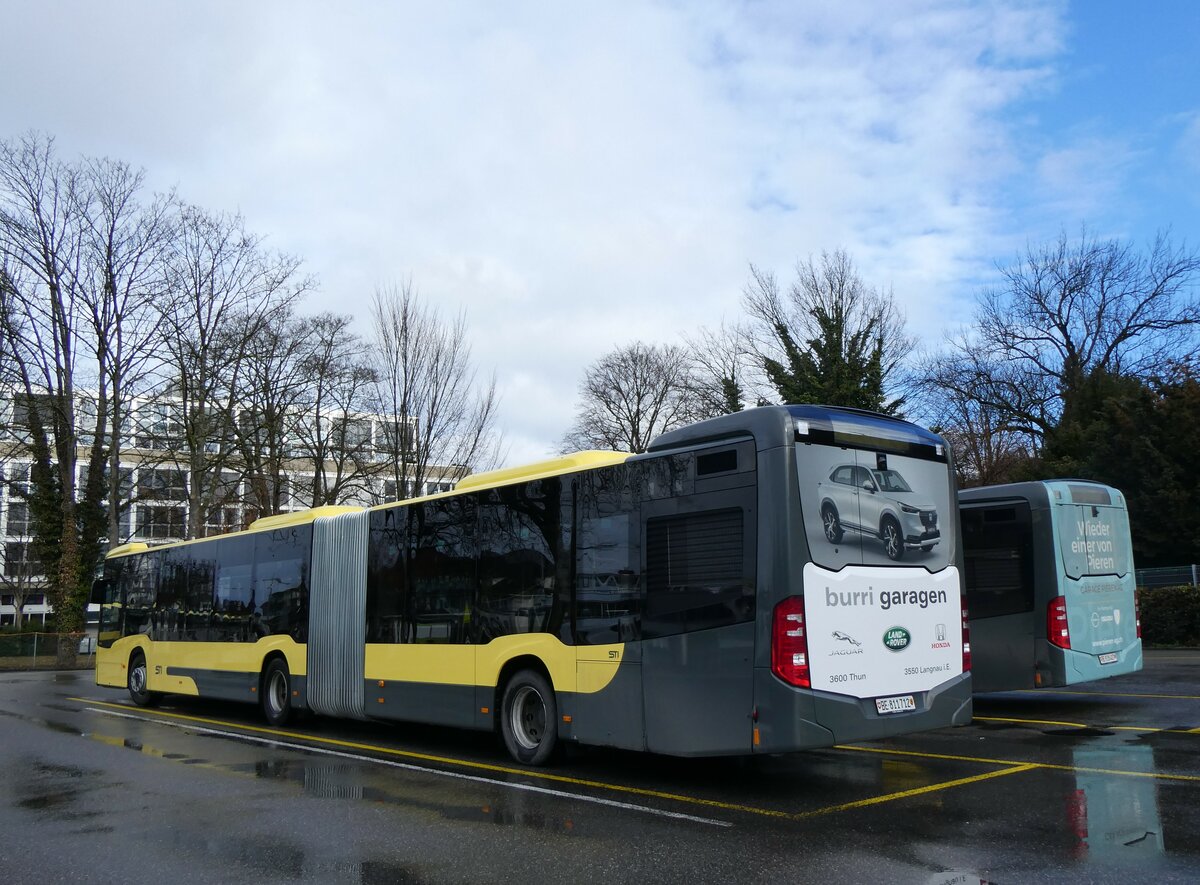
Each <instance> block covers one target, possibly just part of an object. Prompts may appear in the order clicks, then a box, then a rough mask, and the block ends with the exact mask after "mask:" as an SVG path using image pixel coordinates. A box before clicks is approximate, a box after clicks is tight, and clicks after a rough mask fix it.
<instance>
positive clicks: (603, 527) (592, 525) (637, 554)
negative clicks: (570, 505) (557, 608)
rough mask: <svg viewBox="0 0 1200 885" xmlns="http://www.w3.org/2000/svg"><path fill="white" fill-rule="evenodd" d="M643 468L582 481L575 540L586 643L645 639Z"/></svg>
mask: <svg viewBox="0 0 1200 885" xmlns="http://www.w3.org/2000/svg"><path fill="white" fill-rule="evenodd" d="M640 472H641V466H640V465H625V464H621V465H617V466H615V467H606V468H601V469H599V470H596V471H593V472H591V473H587V474H583V475H581V476H580V477H579V481H578V486H577V492H576V495H577V498H576V508H577V511H578V532H577V534H576V539H575V551H576V552H575V555H576V572H575V585H576V587H575V635H576V637H577V640H576V641H578V642H579V644H581V645H607V644H610V643H617V642H632V641H634V640H637V639H640V638H641V635H642V607H643V602H644V599H643V587H642V574H641V568H642V552H641V523H640V521H639V516H638V513H639V511H638V507H637V503H636V497H635V495H636V491H635V489H634V486H635V485H637V484H638V483H637V480H636V476H637V475H638V474H640Z"/></svg>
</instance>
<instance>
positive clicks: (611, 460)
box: [454, 451, 631, 492]
mask: <svg viewBox="0 0 1200 885" xmlns="http://www.w3.org/2000/svg"><path fill="white" fill-rule="evenodd" d="M630 457H631V456H630V454H629V452H601V451H586V452H575V453H574V454H571V455H563V456H561V457H559V458H551V459H549V460H546V461H537V462H535V463H533V464H526V465H524V466H521V467H502V468H501V469H499V470H487V471H484V472H483V473H472V474H471V475H470V476H467V477H464V478H463V479H461V480H459V481H458V484H457V485H456V486H455V488H454V491H456V492H464V491H472V490H475V489H483V488H490V487H492V486H506V485H511V484H512V483H516V482H530V481H531V480H535V479H544V478H546V477H549V476H559V475H561V474H563V473H574V472H575V471H578V470H591V469H592V468H595V467H609V466H611V465H613V464H622V463H624V462H625V461H626V460H628V459H629V458H630Z"/></svg>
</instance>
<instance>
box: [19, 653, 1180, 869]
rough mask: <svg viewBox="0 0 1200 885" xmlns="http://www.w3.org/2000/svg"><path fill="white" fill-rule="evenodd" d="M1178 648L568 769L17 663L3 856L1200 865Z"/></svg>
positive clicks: (463, 863)
mask: <svg viewBox="0 0 1200 885" xmlns="http://www.w3.org/2000/svg"><path fill="white" fill-rule="evenodd" d="M1162 658H1163V659H1162V660H1157V659H1156V654H1155V653H1153V652H1152V653H1150V654H1148V655H1147V669H1146V670H1145V671H1143V672H1142V673H1139V674H1133V675H1131V676H1129V677H1121V678H1119V679H1114V680H1109V681H1108V682H1105V683H1093V684H1090V685H1088V686H1084V687H1081V689H1080V691H1079V692H1078V693H1074V694H1068V693H1062V694H1057V695H1055V694H1049V693H1047V694H1034V693H1016V694H1004V695H987V696H982V697H980V698H979V699H978V700H977V704H976V715H977V720H976V722H975V723H973V724H972V725H971V726H969V727H966V728H960V729H946V730H942V731H938V732H933V733H929V734H924V735H913V736H908V737H904V738H897V739H893V740H889V741H881V742H874V743H870V744H864V745H859V746H854V747H847V748H836V749H828V750H819V751H812V752H808V753H800V754H794V755H791V756H787V757H777V758H765V759H748V760H743V759H664V758H662V757H652V756H645V755H637V754H628V753H620V752H613V751H605V750H580V749H573V750H572V752H570V753H569V754H568V755H567V758H566V759H565V760H564V761H563V762H562V764H560V765H558V766H556V767H555V768H552V769H549V770H545V771H523V770H516V769H514V768H512V766H511V765H510V763H509V762H508V760H507V758H506V757H505V756H504V754H503V753H502V751H501V750H500V749H499V748H498V747H497V745H496V744H495V743H494V742H493V741H492V740H491V739H490V736H487V735H479V734H473V733H463V732H457V731H449V730H443V729H434V728H427V727H404V726H394V725H381V724H373V723H352V722H331V721H327V720H319V719H317V720H309V721H306V722H303V723H301V724H300V725H299V726H298V727H296V728H290V729H286V730H285V731H284V732H281V733H276V732H273V731H272V730H269V729H266V728H265V727H264V725H263V723H262V722H261V720H260V719H259V718H258V716H257V715H256V712H255V711H254V710H253V709H252V708H250V707H238V706H231V705H221V704H213V703H205V702H200V701H196V700H194V699H193V700H183V699H179V700H172V701H171V702H170V703H168V704H165V705H164V707H163V708H162V710H160V711H145V710H140V709H137V708H134V707H131V706H128V705H126V703H125V699H124V697H123V696H122V695H121V694H120V693H117V692H110V691H105V690H101V689H97V688H96V687H95V686H93V685H91V684H90V677H89V676H88V674H76V673H33V674H30V673H22V674H0V764H2V765H3V767H4V768H3V770H4V771H5V772H6V775H5V778H4V780H3V783H4V787H3V794H2V795H0V800H2V801H0V828H3V832H4V833H6V839H5V841H4V842H3V843H2V844H3V846H4V847H3V848H0V852H2V854H0V861H2V862H3V869H4V870H5V871H6V876H5V878H6V881H10V882H24V881H29V882H33V881H37V882H43V881H54V880H61V881H76V880H83V879H88V880H91V881H156V882H161V881H162V880H163V879H166V878H177V879H179V880H180V881H183V882H191V881H198V882H199V881H204V882H207V881H213V882H225V881H232V880H235V879H246V878H252V879H253V880H255V881H262V882H275V881H289V882H295V881H322V882H324V881H333V882H441V881H462V882H475V881H520V882H537V881H564V880H567V879H572V880H582V881H594V880H597V879H604V880H606V881H614V882H633V881H638V882H642V881H645V880H647V879H655V880H661V881H668V882H671V881H745V880H746V879H748V878H753V879H764V880H765V879H767V878H776V879H778V880H780V881H787V882H791V881H823V880H825V879H833V878H838V879H841V880H847V879H849V880H851V881H889V882H894V881H900V882H906V881H912V882H943V881H944V882H950V881H980V880H988V881H993V882H1021V881H1063V880H1076V881H1077V880H1087V881H1113V882H1116V881H1124V880H1127V879H1128V878H1129V877H1131V876H1138V877H1141V878H1152V879H1154V880H1155V881H1181V882H1182V881H1191V880H1194V879H1197V878H1200V840H1197V839H1196V838H1195V834H1196V833H1200V761H1198V760H1200V753H1198V751H1200V731H1195V729H1197V728H1198V727H1200V704H1197V703H1196V701H1197V699H1200V698H1198V697H1197V696H1200V679H1197V678H1196V677H1197V676H1200V653H1187V652H1172V653H1170V655H1169V656H1167V655H1162ZM1151 695H1169V697H1151ZM76 698H80V699H82V700H75V699H76ZM431 757H438V758H431ZM439 760H440V761H439ZM76 843H79V844H82V845H84V846H86V850H85V851H61V852H50V853H49V854H47V852H46V851H45V850H44V846H45V845H48V844H76ZM131 858H137V863H136V864H134V865H131V862H130V859H131ZM9 871H15V875H11V876H10V875H7V874H8V872H9Z"/></svg>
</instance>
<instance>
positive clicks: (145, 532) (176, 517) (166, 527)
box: [138, 505, 184, 540]
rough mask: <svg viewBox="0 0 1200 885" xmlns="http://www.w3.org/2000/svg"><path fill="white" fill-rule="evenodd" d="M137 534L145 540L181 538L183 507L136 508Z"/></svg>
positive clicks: (144, 506) (182, 531) (147, 506)
mask: <svg viewBox="0 0 1200 885" xmlns="http://www.w3.org/2000/svg"><path fill="white" fill-rule="evenodd" d="M138 534H139V535H141V536H142V537H143V538H145V539H147V540H150V539H163V538H182V537H183V536H184V526H183V508H182V507H159V506H154V505H142V506H140V507H139V508H138Z"/></svg>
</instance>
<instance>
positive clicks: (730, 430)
mask: <svg viewBox="0 0 1200 885" xmlns="http://www.w3.org/2000/svg"><path fill="white" fill-rule="evenodd" d="M952 477H953V472H952V465H951V463H950V454H949V451H948V450H947V448H946V446H945V444H944V442H943V441H942V440H941V438H940V437H937V436H935V435H934V434H932V433H929V432H928V431H926V430H923V429H921V428H919V427H916V426H914V425H912V424H909V423H907V422H904V421H900V420H897V419H893V418H888V417H884V416H882V415H875V414H872V413H869V412H859V411H852V410H845V409H835V408H824V407H815V406H772V407H762V408H758V409H753V410H750V411H747V412H743V413H739V414H735V415H728V416H725V417H721V418H716V419H712V420H709V421H704V422H701V423H698V424H695V425H692V426H689V427H685V428H681V429H677V430H674V431H671V432H668V433H665V434H663V435H662V436H660V437H658V438H657V439H656V440H655V441H654V442H653V443H652V444H651V446H650V449H649V451H648V452H646V453H644V454H640V455H628V454H621V453H615V452H585V453H580V454H576V455H571V456H566V457H562V458H558V459H555V460H551V461H547V462H543V463H541V464H536V465H533V466H530V467H524V468H510V469H503V470H498V471H492V472H489V473H483V474H477V475H474V476H469V477H467V478H466V479H464V480H463V481H461V482H460V483H459V484H458V487H457V488H456V489H455V490H453V491H451V492H448V493H444V494H438V495H433V496H429V497H425V498H416V499H412V500H409V501H404V502H400V503H396V504H387V505H384V506H379V507H373V508H370V509H365V510H362V509H356V508H323V509H318V510H313V511H309V512H306V513H299V514H293V515H282V516H273V517H268V518H265V519H260V520H258V521H257V522H255V523H253V524H252V525H251V526H250V528H249V529H248V530H247V531H243V532H238V533H234V534H230V535H225V536H220V537H215V538H208V539H203V540H196V541H187V542H180V543H173V544H166V545H163V546H158V547H152V548H146V547H145V546H144V545H140V544H133V545H126V546H124V547H121V548H118V549H115V550H113V551H111V552H110V553H109V555H108V557H107V560H106V564H105V572H104V577H103V578H102V579H100V580H99V581H97V583H96V587H95V594H96V596H97V598H98V599H99V601H101V602H102V608H101V622H102V623H101V628H100V641H99V646H100V647H99V650H98V652H97V662H96V682H97V683H98V684H100V685H106V686H116V687H126V688H127V689H128V691H129V694H130V696H131V697H132V699H133V700H134V702H135V703H138V704H142V705H148V704H151V703H154V702H155V701H156V700H157V699H158V698H159V697H160V696H161V695H162V694H168V693H173V694H179V695H199V696H201V697H213V698H223V699H230V700H244V701H252V702H256V703H258V704H260V705H261V707H262V710H263V713H264V714H265V716H266V718H267V720H268V721H269V722H270V723H272V724H275V725H280V724H283V723H285V722H287V721H288V719H289V717H291V716H292V714H293V713H295V712H297V711H311V712H314V713H317V714H321V715H326V716H342V717H352V718H358V719H378V720H398V721H418V722H425V723H434V724H440V725H449V726H460V727H463V728H471V729H483V730H493V731H495V732H498V733H499V734H500V735H501V736H502V738H503V741H504V744H505V745H506V747H507V749H508V751H509V752H510V753H511V755H512V756H513V758H515V759H516V760H517V761H518V762H520V763H523V764H529V765H539V764H543V763H545V762H546V761H547V760H548V759H549V758H550V757H551V755H552V753H553V752H554V750H555V748H556V746H561V745H562V744H563V743H564V742H578V743H581V744H591V745H601V746H611V747H619V748H627V749H632V750H645V751H650V752H654V753H663V754H672V755H681V756H704V755H735V754H754V753H764V754H766V753H781V752H787V751H793V750H799V749H803V748H810V747H826V746H830V745H832V744H835V743H839V742H843V741H856V740H866V739H871V738H878V737H883V736H886V735H894V734H900V733H905V732H911V731H917V730H922V729H932V728H940V727H943V726H949V725H962V724H966V723H967V722H969V721H970V718H971V682H970V672H969V670H970V666H969V651H970V646H969V644H968V642H967V636H966V620H965V613H964V611H963V608H962V605H963V603H962V583H961V577H960V576H961V572H962V561H961V550H960V548H959V545H958V539H957V533H956V527H957V525H958V515H957V500H956V497H955V494H954V487H953V479H952Z"/></svg>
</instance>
